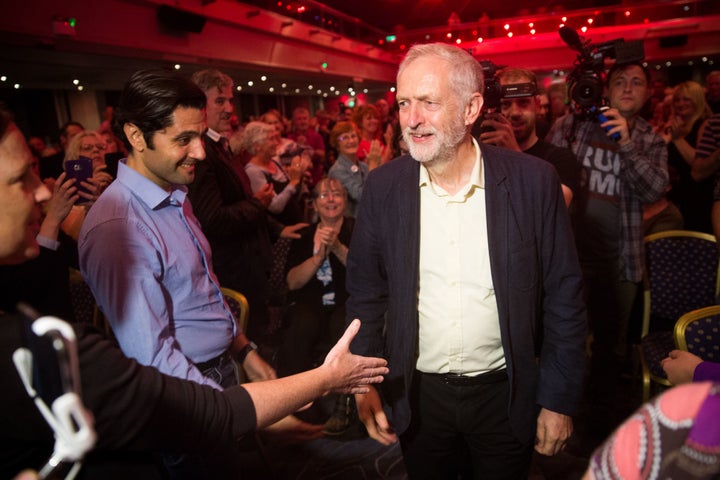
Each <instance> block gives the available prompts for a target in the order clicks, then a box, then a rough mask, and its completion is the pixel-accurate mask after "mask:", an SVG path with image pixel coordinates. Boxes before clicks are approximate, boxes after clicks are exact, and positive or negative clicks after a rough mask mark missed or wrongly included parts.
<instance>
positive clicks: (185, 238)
mask: <svg viewBox="0 0 720 480" xmlns="http://www.w3.org/2000/svg"><path fill="white" fill-rule="evenodd" d="M150 98H153V99H155V98H157V99H158V100H157V101H155V102H153V103H151V102H149V99H150ZM204 106H205V95H204V94H203V92H202V91H200V90H199V89H198V88H197V87H195V85H194V84H192V82H190V81H189V80H186V79H183V78H181V77H175V76H172V77H171V76H169V75H167V74H165V73H163V72H137V73H136V74H135V75H133V76H132V77H131V78H130V80H129V82H128V84H127V85H126V89H125V91H124V93H123V96H122V98H121V101H120V105H119V106H118V109H117V111H116V113H115V125H114V128H115V131H116V134H117V135H118V136H119V137H120V138H122V139H123V141H124V142H125V145H126V147H127V149H128V152H130V153H129V154H128V158H127V159H126V160H125V161H123V162H121V163H120V165H119V166H118V178H117V180H116V181H115V182H113V184H112V185H111V186H110V187H108V189H107V191H106V192H105V193H107V194H106V195H103V196H102V198H100V199H98V201H97V202H96V203H95V205H93V207H92V208H91V209H90V211H89V213H88V216H87V218H86V220H85V222H84V224H83V229H82V231H81V234H80V238H79V241H78V246H79V250H80V268H81V271H82V273H83V277H84V278H85V280H86V281H87V283H88V284H89V285H90V288H91V289H92V291H93V294H94V295H95V298H96V300H97V302H98V305H99V306H100V309H101V310H102V311H103V313H104V314H105V315H106V317H107V318H108V321H109V322H110V325H111V326H112V328H113V332H114V333H115V336H116V337H117V339H118V342H119V344H120V346H121V348H122V349H123V351H124V352H125V353H126V354H127V355H129V356H131V357H133V358H135V359H137V360H138V361H139V362H140V363H142V364H145V365H152V366H154V367H156V368H157V369H158V370H160V371H161V372H163V373H167V374H170V375H173V376H176V377H179V378H185V379H188V380H194V381H195V382H197V383H200V384H208V385H211V386H214V387H215V388H220V386H221V385H231V384H234V383H236V379H235V372H234V369H233V365H232V362H229V361H227V360H228V356H227V355H226V352H228V350H229V348H230V345H231V344H232V343H233V342H236V344H237V346H238V347H240V350H241V351H242V352H244V354H245V357H244V359H243V360H244V361H243V367H244V368H245V369H246V370H247V371H248V374H249V375H250V377H251V378H253V379H260V378H264V379H267V378H274V377H275V374H274V372H273V371H272V369H271V368H270V367H269V366H268V365H267V364H266V363H265V362H264V361H263V360H262V359H261V358H260V356H259V355H258V354H257V353H256V352H255V351H254V350H253V349H252V348H249V346H250V345H251V344H250V343H249V342H248V340H247V338H245V336H244V334H243V333H242V332H238V331H236V325H235V320H234V318H233V316H232V314H231V313H230V311H229V310H228V308H227V306H226V305H225V303H224V302H223V297H222V293H221V292H220V285H219V283H218V281H217V278H216V277H215V274H214V273H213V270H212V266H211V265H212V261H211V252H210V247H209V244H208V242H207V239H206V238H205V236H204V235H203V233H202V231H201V230H200V225H199V223H198V221H197V219H196V218H195V216H194V215H193V213H192V207H191V205H190V202H189V201H188V200H187V187H186V185H188V184H189V183H191V182H192V181H193V179H194V178H195V164H196V163H197V162H200V161H202V160H203V159H204V158H205V151H204V148H203V144H202V135H203V132H204V130H205V119H204V112H203V109H204ZM199 365H200V366H204V367H206V368H204V369H203V370H206V372H202V371H201V369H200V368H198V366H199Z"/></svg>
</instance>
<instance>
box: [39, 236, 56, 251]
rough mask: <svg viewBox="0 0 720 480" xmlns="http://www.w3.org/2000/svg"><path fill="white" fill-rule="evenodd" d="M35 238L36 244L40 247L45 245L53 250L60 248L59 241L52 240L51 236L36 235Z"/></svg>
mask: <svg viewBox="0 0 720 480" xmlns="http://www.w3.org/2000/svg"><path fill="white" fill-rule="evenodd" d="M36 240H37V242H38V245H40V246H41V247H45V248H47V249H48V250H52V251H54V252H56V251H57V249H58V248H60V242H59V241H57V240H53V239H52V238H48V237H43V236H42V235H38V236H37V237H36Z"/></svg>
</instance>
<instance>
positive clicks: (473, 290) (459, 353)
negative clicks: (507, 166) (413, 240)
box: [416, 140, 505, 375]
mask: <svg viewBox="0 0 720 480" xmlns="http://www.w3.org/2000/svg"><path fill="white" fill-rule="evenodd" d="M473 143H474V145H475V151H476V159H475V165H474V167H473V171H472V174H471V180H470V181H469V182H468V184H467V185H465V186H464V187H463V188H462V189H461V190H460V191H459V192H458V193H457V194H455V195H449V194H448V193H447V192H446V191H445V190H443V189H442V188H441V187H439V186H438V185H436V184H433V183H432V181H431V179H430V176H429V174H428V172H427V170H426V168H425V167H424V166H422V165H421V166H420V265H419V268H420V291H419V295H418V296H419V299H418V302H419V303H418V320H419V356H418V360H417V366H416V368H417V369H418V370H420V371H422V372H426V373H450V372H452V373H458V374H463V375H478V374H480V373H484V372H488V371H491V370H495V369H499V368H502V367H503V366H504V365H505V356H504V353H503V349H502V343H501V339H500V322H499V317H498V310H497V303H496V300H495V290H494V288H493V282H492V275H491V271H490V255H489V251H488V235H487V218H486V215H485V188H484V181H483V175H482V162H481V159H480V149H479V147H478V145H477V143H476V142H475V141H474V140H473Z"/></svg>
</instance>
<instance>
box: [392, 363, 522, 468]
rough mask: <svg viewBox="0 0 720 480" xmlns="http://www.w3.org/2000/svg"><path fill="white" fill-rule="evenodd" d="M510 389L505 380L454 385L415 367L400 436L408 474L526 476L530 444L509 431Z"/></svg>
mask: <svg viewBox="0 0 720 480" xmlns="http://www.w3.org/2000/svg"><path fill="white" fill-rule="evenodd" d="M509 392H510V387H509V382H508V380H507V379H505V380H500V381H497V382H494V383H487V384H479V385H462V386H458V385H448V384H446V383H445V381H444V380H443V379H442V378H441V377H437V376H434V375H428V374H423V373H420V372H416V374H415V376H414V378H413V385H412V387H411V392H410V393H411V408H412V420H411V422H410V427H409V428H408V430H407V431H406V432H405V433H403V434H402V435H401V436H400V443H401V446H402V450H403V456H404V458H405V467H406V469H407V472H408V476H409V478H411V479H457V478H458V475H461V476H462V478H476V479H490V480H492V479H508V480H509V479H526V478H527V475H528V470H529V468H530V460H531V458H532V451H533V445H532V443H529V444H526V443H523V442H521V441H520V440H518V439H517V438H516V437H515V436H514V435H513V433H512V432H511V429H510V422H509V418H508V399H509Z"/></svg>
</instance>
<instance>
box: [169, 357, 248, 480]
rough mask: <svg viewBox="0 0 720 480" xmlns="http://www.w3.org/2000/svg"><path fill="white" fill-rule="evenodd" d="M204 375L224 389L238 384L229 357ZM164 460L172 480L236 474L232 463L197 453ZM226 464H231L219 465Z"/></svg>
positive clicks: (174, 454)
mask: <svg viewBox="0 0 720 480" xmlns="http://www.w3.org/2000/svg"><path fill="white" fill-rule="evenodd" d="M202 374H203V375H204V376H206V377H207V378H209V379H211V380H213V381H214V382H215V383H217V384H218V385H220V386H221V387H223V388H228V387H231V386H233V385H237V384H238V371H237V367H236V366H235V362H233V361H232V359H231V358H230V356H229V355H227V356H225V357H224V358H222V360H221V361H220V362H219V363H218V364H216V365H213V366H211V367H208V368H206V369H204V370H202ZM241 414H242V413H241ZM178 421H182V419H178ZM162 460H163V465H164V466H165V470H166V472H167V474H168V477H169V478H170V479H171V480H196V479H199V480H202V479H208V480H209V479H213V478H217V476H218V475H219V474H221V473H220V472H222V474H227V473H231V472H233V473H234V472H235V470H233V468H234V467H233V466H232V465H231V463H232V462H227V461H226V460H225V459H222V458H221V459H217V458H210V457H208V456H206V455H200V454H197V453H185V452H183V453H166V454H164V455H163V456H162ZM226 462H227V463H229V464H224V465H219V464H222V463H226ZM218 470H219V471H220V472H219V471H218ZM238 476H239V474H238Z"/></svg>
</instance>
